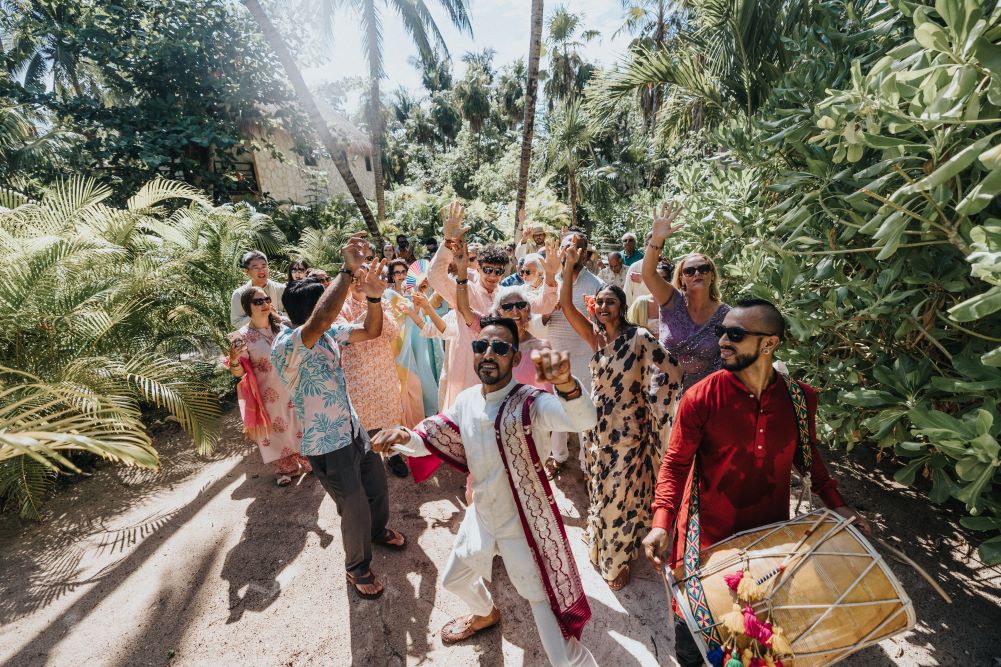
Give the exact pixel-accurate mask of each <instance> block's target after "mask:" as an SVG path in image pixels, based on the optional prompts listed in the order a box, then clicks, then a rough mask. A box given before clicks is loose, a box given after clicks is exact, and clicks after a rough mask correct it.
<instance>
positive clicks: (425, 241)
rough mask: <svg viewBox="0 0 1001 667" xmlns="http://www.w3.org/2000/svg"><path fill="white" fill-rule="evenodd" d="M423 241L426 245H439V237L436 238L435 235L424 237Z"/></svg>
mask: <svg viewBox="0 0 1001 667" xmlns="http://www.w3.org/2000/svg"><path fill="white" fill-rule="evenodd" d="M423 243H424V245H426V246H427V245H431V244H432V243H433V244H435V245H438V239H436V238H434V237H433V236H431V237H429V238H426V239H424V241H423Z"/></svg>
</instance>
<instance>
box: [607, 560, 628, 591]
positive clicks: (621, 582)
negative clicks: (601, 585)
mask: <svg viewBox="0 0 1001 667" xmlns="http://www.w3.org/2000/svg"><path fill="white" fill-rule="evenodd" d="M631 575H632V573H631V572H630V571H629V566H628V565H626V566H625V567H624V568H622V569H621V570H619V574H618V576H617V577H615V578H614V579H611V580H608V581H606V582H605V583H606V584H608V587H609V588H611V589H612V590H613V591H621V590H622V589H623V588H625V587H626V586H627V585H628V584H629V581H630V579H632V576H631Z"/></svg>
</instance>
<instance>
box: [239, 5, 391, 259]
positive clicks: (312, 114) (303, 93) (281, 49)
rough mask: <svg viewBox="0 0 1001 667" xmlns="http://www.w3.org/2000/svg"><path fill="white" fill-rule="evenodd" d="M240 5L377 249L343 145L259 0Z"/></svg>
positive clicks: (376, 235)
mask: <svg viewBox="0 0 1001 667" xmlns="http://www.w3.org/2000/svg"><path fill="white" fill-rule="evenodd" d="M243 4H244V5H246V6H247V9H248V10H250V13H251V15H252V16H253V17H254V20H255V21H257V25H258V26H259V27H260V29H261V33H262V34H263V35H264V39H265V41H267V43H268V45H269V46H270V47H271V50H272V51H274V52H275V55H276V56H278V60H280V61H281V64H282V66H283V67H284V68H285V74H286V76H288V78H289V81H290V82H291V83H292V88H293V89H294V90H295V94H296V97H297V98H298V99H299V105H300V106H302V109H303V111H305V112H306V115H307V116H309V121H310V124H311V125H312V126H313V131H314V132H316V134H317V136H318V137H319V138H320V142H321V143H322V144H323V147H324V148H326V149H327V152H328V153H330V158H331V159H332V160H333V161H334V166H335V167H337V173H339V174H340V175H341V178H343V179H344V184H345V185H347V187H348V192H349V193H350V194H351V198H352V199H354V202H355V205H356V206H357V207H358V211H359V212H360V213H361V217H362V219H363V220H364V221H365V227H367V228H368V233H369V235H370V236H371V239H370V240H371V241H372V242H373V243H375V244H377V247H381V245H382V234H381V232H380V231H379V225H378V224H377V223H376V221H375V218H374V217H373V216H372V210H371V209H370V208H369V207H368V202H367V201H365V195H364V194H363V193H362V191H361V188H360V187H359V186H358V181H356V180H355V177H354V174H352V173H351V166H350V164H349V163H348V158H347V154H346V153H345V150H344V146H343V145H341V144H340V143H339V142H338V141H337V140H336V139H335V138H334V135H333V134H331V132H330V128H329V127H328V126H327V121H325V120H324V119H323V116H322V115H321V114H320V109H319V108H318V107H317V106H316V100H315V99H314V98H313V94H312V93H311V92H310V91H309V88H308V87H307V86H306V82H305V81H304V80H303V78H302V72H300V71H299V66H298V65H297V64H296V62H295V59H294V58H293V57H292V54H291V53H289V50H288V48H287V47H286V46H285V42H284V40H282V37H281V35H279V34H278V31H277V30H275V26H274V25H273V24H272V23H271V20H270V19H268V15H267V14H266V13H265V12H264V9H263V8H262V7H261V4H260V2H258V0H243ZM373 169H374V165H373Z"/></svg>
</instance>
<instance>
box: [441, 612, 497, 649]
mask: <svg viewBox="0 0 1001 667" xmlns="http://www.w3.org/2000/svg"><path fill="white" fill-rule="evenodd" d="M499 624H500V615H499V614H498V616H497V620H496V621H494V622H493V623H491V624H490V625H487V626H484V627H482V628H479V629H478V630H474V629H473V627H472V626H473V616H472V614H470V615H468V616H460V617H459V618H453V619H452V620H451V621H449V622H448V623H446V624H445V625H444V626H442V628H441V643H442V644H444V645H445V646H451V645H452V644H455V643H458V642H461V641H465V640H467V639H469V638H470V637H472V636H473V635H477V634H479V633H481V632H483V631H485V630H489V629H490V628H493V627H496V626H497V625H499Z"/></svg>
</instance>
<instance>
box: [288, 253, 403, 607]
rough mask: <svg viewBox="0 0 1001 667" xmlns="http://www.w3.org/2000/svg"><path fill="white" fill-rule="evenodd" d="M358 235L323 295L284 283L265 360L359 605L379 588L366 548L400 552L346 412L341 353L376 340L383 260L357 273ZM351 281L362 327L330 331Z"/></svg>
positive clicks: (370, 462)
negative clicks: (282, 393) (332, 519)
mask: <svg viewBox="0 0 1001 667" xmlns="http://www.w3.org/2000/svg"><path fill="white" fill-rule="evenodd" d="M364 236H365V235H364V234H356V235H354V236H352V237H351V239H350V240H349V241H348V244H347V245H346V246H344V247H343V248H341V255H342V256H343V257H344V266H343V268H341V270H340V271H339V272H338V274H337V277H336V278H335V279H334V280H333V281H331V282H330V284H329V286H327V287H326V288H324V286H323V284H322V283H320V282H319V281H318V280H316V279H314V278H307V279H305V280H300V281H297V282H294V283H292V284H290V285H289V286H288V287H287V288H286V290H285V294H284V296H283V297H282V299H283V301H284V305H285V310H286V312H287V314H288V316H289V319H290V320H291V321H292V326H291V327H284V328H283V329H282V330H281V331H280V332H279V333H278V335H277V336H275V340H274V343H272V347H271V361H272V363H273V364H274V366H275V370H276V371H277V372H278V376H279V377H280V378H281V381H282V382H283V383H284V384H285V386H286V387H288V391H289V395H290V396H291V397H292V404H293V406H294V407H295V412H296V416H297V417H298V418H299V422H300V424H301V425H302V453H303V455H304V456H306V457H308V458H309V462H310V464H311V465H312V466H313V473H314V474H315V475H316V477H317V479H319V480H320V483H321V484H322V485H323V487H324V488H325V489H326V490H327V493H329V494H330V496H331V497H332V498H333V499H334V503H335V504H336V505H337V513H338V514H339V515H340V517H341V539H342V541H343V543H344V554H345V568H346V569H347V576H348V581H349V582H350V583H351V584H352V585H353V586H354V587H355V590H356V591H357V592H358V594H359V595H360V596H361V597H363V598H369V599H370V598H377V597H379V596H380V595H382V593H383V586H382V584H381V583H380V582H379V581H378V580H377V579H376V578H375V575H374V574H372V571H371V569H370V568H369V564H370V563H371V560H372V542H376V543H379V544H383V545H386V546H388V547H390V548H393V549H402V548H403V547H404V546H405V544H406V539H405V538H404V536H403V535H402V534H401V533H399V532H397V531H395V530H391V529H389V528H386V523H387V522H388V520H389V492H388V489H387V486H386V474H385V471H384V470H383V467H382V460H381V459H380V457H379V455H378V454H376V453H375V452H373V451H372V450H371V446H370V444H369V438H368V434H367V433H366V432H365V429H364V428H363V427H362V425H361V423H360V422H359V421H358V415H357V414H356V413H355V409H354V407H353V406H352V405H351V399H350V397H349V396H348V392H347V386H346V384H345V381H344V373H343V371H342V370H341V355H340V346H341V345H342V344H344V343H357V342H361V341H366V340H372V339H373V338H378V337H379V335H380V334H381V333H382V293H383V292H384V291H385V288H386V286H385V284H384V283H383V282H382V280H381V279H380V275H381V273H382V269H383V268H385V264H386V261H385V260H383V261H382V262H381V263H380V264H378V265H375V266H373V267H372V270H371V271H367V270H366V269H365V268H363V266H362V265H363V263H364V262H365V258H366V256H367V255H368V253H369V249H368V243H367V242H366V241H365V240H364ZM352 280H355V281H357V283H358V285H360V286H361V289H362V291H363V292H364V293H365V297H366V299H367V301H368V312H367V314H366V317H365V321H364V323H363V324H361V325H357V324H339V325H334V320H335V319H336V317H337V314H338V313H339V312H340V311H341V307H342V306H343V305H344V299H345V298H346V297H347V295H348V290H349V287H350V285H351V281H352Z"/></svg>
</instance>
